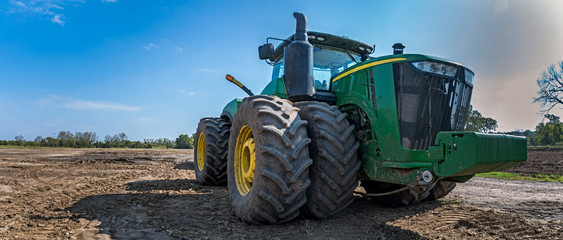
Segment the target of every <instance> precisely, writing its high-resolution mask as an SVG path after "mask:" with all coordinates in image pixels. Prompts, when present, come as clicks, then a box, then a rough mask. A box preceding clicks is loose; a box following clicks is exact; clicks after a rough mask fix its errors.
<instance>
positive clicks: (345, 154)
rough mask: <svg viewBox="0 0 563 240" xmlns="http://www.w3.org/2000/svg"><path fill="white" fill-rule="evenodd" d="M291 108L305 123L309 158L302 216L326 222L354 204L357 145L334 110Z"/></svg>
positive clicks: (311, 105) (347, 125)
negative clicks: (307, 187) (307, 185)
mask: <svg viewBox="0 0 563 240" xmlns="http://www.w3.org/2000/svg"><path fill="white" fill-rule="evenodd" d="M294 106H296V107H298V108H300V109H301V110H300V111H299V116H301V118H302V119H303V120H306V121H307V122H308V124H307V135H308V136H309V138H311V144H310V145H309V156H311V158H312V159H313V165H311V167H310V170H309V179H311V186H310V187H309V189H307V204H306V205H305V206H304V208H303V210H304V211H303V213H304V215H305V216H307V217H313V218H326V217H329V216H332V215H334V214H337V213H339V212H340V211H342V210H344V208H346V207H347V206H348V205H350V203H352V201H353V200H354V198H353V195H354V189H355V188H356V187H357V186H358V180H357V176H356V174H357V172H358V169H360V166H361V162H360V161H359V159H358V154H357V150H358V147H359V146H360V143H359V142H358V141H356V139H355V136H354V126H351V125H350V123H348V120H347V119H346V114H344V113H342V112H340V111H339V110H338V107H337V106H330V105H328V104H327V103H321V102H299V103H295V104H294Z"/></svg>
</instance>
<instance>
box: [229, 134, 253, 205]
mask: <svg viewBox="0 0 563 240" xmlns="http://www.w3.org/2000/svg"><path fill="white" fill-rule="evenodd" d="M255 149H256V145H255V144H254V136H253V135H252V130H251V129H250V127H248V125H244V126H242V128H241V129H240V132H239V135H238V137H237V142H236V147H235V166H234V167H235V182H236V185H237V189H238V191H239V193H240V194H241V195H243V196H244V195H246V194H248V192H250V189H251V188H252V182H253V181H254V170H255V166H256V154H255Z"/></svg>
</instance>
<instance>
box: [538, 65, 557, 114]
mask: <svg viewBox="0 0 563 240" xmlns="http://www.w3.org/2000/svg"><path fill="white" fill-rule="evenodd" d="M537 83H538V86H539V87H540V90H539V91H538V95H539V96H538V97H537V98H534V102H537V103H540V105H541V106H542V107H543V108H544V110H543V111H542V112H543V113H549V111H551V109H553V108H554V107H555V106H557V105H559V104H561V105H563V61H560V62H559V63H557V65H555V64H551V66H549V67H548V68H547V71H544V72H543V73H542V75H541V77H540V78H538V80H537Z"/></svg>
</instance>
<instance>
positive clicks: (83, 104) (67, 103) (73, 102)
mask: <svg viewBox="0 0 563 240" xmlns="http://www.w3.org/2000/svg"><path fill="white" fill-rule="evenodd" d="M35 105H37V106H39V107H57V108H68V109H76V110H114V111H128V112H133V111H139V110H141V107H137V106H127V105H124V104H120V103H114V102H108V101H85V100H77V99H72V98H66V97H61V96H49V97H47V98H42V99H38V100H36V101H35Z"/></svg>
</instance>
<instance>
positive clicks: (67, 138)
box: [0, 131, 194, 149]
mask: <svg viewBox="0 0 563 240" xmlns="http://www.w3.org/2000/svg"><path fill="white" fill-rule="evenodd" d="M193 144H194V137H193V135H192V136H189V135H188V134H180V135H179V136H178V137H177V138H176V139H175V140H171V139H168V138H158V139H143V141H142V142H141V141H131V140H128V139H127V135H126V134H125V133H118V134H115V135H113V136H112V135H106V136H105V138H104V140H103V141H99V140H98V135H97V134H96V133H95V132H75V133H74V134H73V133H72V132H70V131H60V132H59V134H58V135H57V137H46V138H43V137H42V136H37V137H36V138H35V139H34V140H33V141H26V140H25V139H24V137H23V136H21V135H19V136H16V137H15V138H14V140H0V145H11V146H25V147H68V148H180V149H192V148H193V147H194V146H193Z"/></svg>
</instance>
